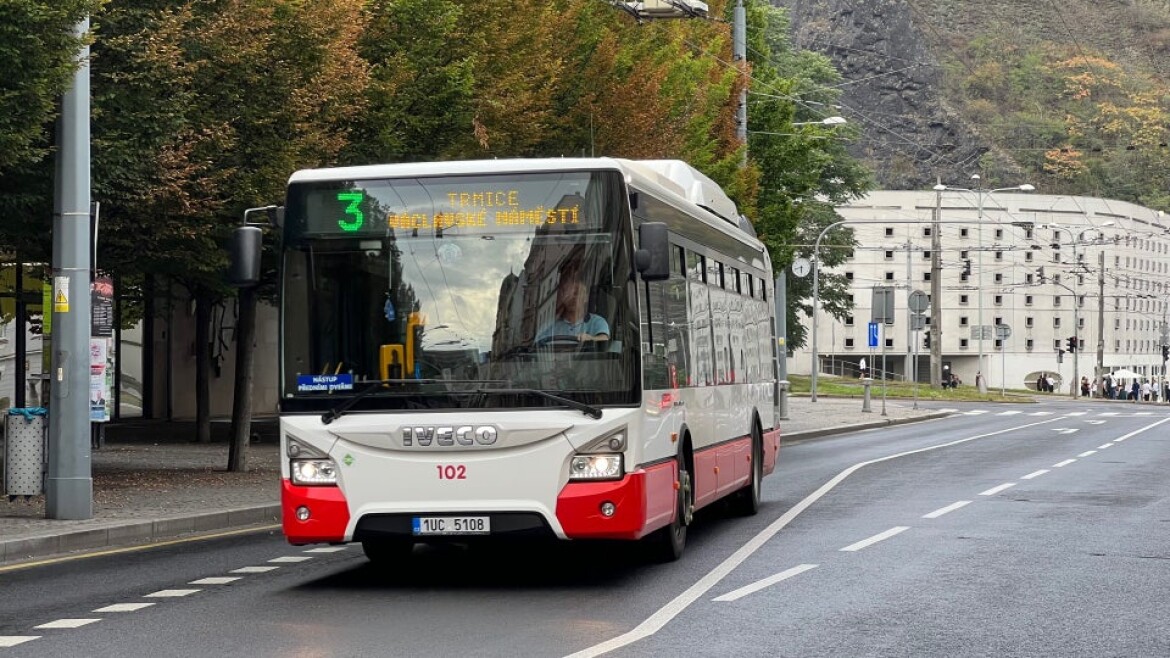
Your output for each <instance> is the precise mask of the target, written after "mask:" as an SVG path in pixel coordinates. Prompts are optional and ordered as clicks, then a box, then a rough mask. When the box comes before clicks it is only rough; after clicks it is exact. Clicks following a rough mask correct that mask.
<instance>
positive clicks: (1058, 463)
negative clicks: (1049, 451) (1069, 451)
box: [1052, 459, 1076, 468]
mask: <svg viewBox="0 0 1170 658" xmlns="http://www.w3.org/2000/svg"><path fill="white" fill-rule="evenodd" d="M1075 461H1076V460H1075V459H1066V460H1064V461H1062V462H1056V463H1055V464H1053V465H1052V468H1064V467H1065V466H1068V465H1069V464H1071V463H1073V462H1075Z"/></svg>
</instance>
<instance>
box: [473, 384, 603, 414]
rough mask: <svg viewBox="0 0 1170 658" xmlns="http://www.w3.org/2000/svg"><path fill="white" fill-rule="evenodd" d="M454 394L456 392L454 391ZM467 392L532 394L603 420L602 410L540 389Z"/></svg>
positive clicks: (483, 389)
mask: <svg viewBox="0 0 1170 658" xmlns="http://www.w3.org/2000/svg"><path fill="white" fill-rule="evenodd" d="M452 392H454V391H452ZM466 392H467V393H482V394H485V395H506V394H508V393H525V394H527V393H530V394H532V395H537V396H540V397H542V398H544V399H546V400H552V401H553V402H557V403H560V404H563V405H564V406H566V407H569V408H570V409H576V410H578V411H580V412H582V413H584V414H585V415H586V416H589V417H590V418H593V419H595V420H596V419H598V418H601V409H599V408H597V407H595V406H593V405H591V404H586V403H584V402H578V401H576V400H574V399H572V398H566V397H562V396H560V395H557V394H555V393H549V392H548V391H542V390H540V389H539V388H481V389H478V390H474V391H466Z"/></svg>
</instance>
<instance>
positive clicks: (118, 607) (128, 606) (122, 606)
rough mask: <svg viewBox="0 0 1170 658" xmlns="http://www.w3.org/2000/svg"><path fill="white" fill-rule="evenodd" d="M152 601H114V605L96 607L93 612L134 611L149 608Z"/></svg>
mask: <svg viewBox="0 0 1170 658" xmlns="http://www.w3.org/2000/svg"><path fill="white" fill-rule="evenodd" d="M152 605H154V604H153V603H115V604H114V605H107V606H106V607H104V608H98V609H97V610H94V612H136V611H138V610H141V609H143V608H149V607H150V606H152Z"/></svg>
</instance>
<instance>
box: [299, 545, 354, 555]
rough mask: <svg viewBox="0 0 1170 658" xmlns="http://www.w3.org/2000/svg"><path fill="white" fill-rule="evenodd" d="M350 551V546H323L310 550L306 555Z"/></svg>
mask: <svg viewBox="0 0 1170 658" xmlns="http://www.w3.org/2000/svg"><path fill="white" fill-rule="evenodd" d="M347 549H349V547H348V546H321V547H319V548H310V549H308V550H306V551H305V552H306V553H336V552H338V551H344V550H347Z"/></svg>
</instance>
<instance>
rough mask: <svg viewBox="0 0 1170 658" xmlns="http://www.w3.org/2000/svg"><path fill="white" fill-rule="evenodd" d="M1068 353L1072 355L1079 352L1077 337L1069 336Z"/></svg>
mask: <svg viewBox="0 0 1170 658" xmlns="http://www.w3.org/2000/svg"><path fill="white" fill-rule="evenodd" d="M1068 351H1069V352H1070V353H1075V352H1076V351H1077V337H1076V336H1069V337H1068Z"/></svg>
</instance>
